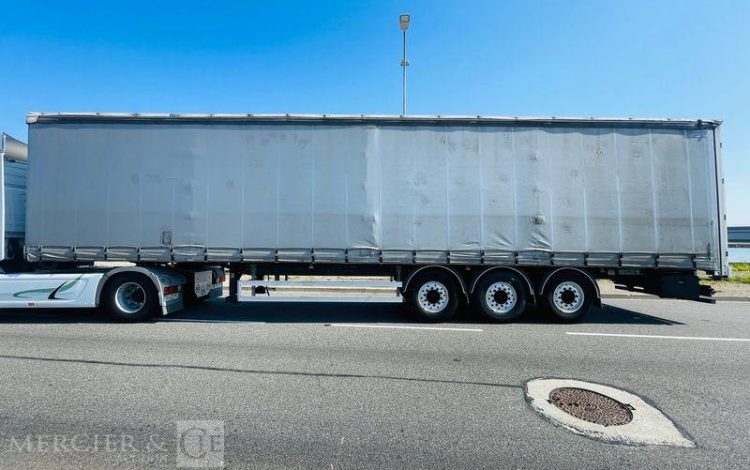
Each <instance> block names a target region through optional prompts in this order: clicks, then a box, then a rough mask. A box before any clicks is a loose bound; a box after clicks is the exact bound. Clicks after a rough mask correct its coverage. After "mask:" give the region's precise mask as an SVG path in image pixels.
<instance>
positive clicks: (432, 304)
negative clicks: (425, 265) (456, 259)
mask: <svg viewBox="0 0 750 470" xmlns="http://www.w3.org/2000/svg"><path fill="white" fill-rule="evenodd" d="M459 295H461V293H460V289H459V287H458V284H457V283H456V280H455V279H454V278H453V276H452V275H451V274H449V273H447V272H439V271H431V272H426V273H423V274H418V275H417V277H415V278H414V279H412V281H411V282H410V283H409V290H408V292H407V293H406V296H407V301H408V302H409V305H410V306H411V311H412V314H414V316H416V317H417V319H419V320H421V321H430V322H438V321H444V320H447V319H449V318H450V317H452V316H453V315H454V314H455V313H456V309H458V304H459Z"/></svg>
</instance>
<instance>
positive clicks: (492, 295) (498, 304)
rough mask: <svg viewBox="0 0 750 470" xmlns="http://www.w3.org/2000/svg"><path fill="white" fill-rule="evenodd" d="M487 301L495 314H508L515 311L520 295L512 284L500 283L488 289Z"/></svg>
mask: <svg viewBox="0 0 750 470" xmlns="http://www.w3.org/2000/svg"><path fill="white" fill-rule="evenodd" d="M485 301H486V302H487V306H488V307H489V308H490V310H492V311H493V312H494V313H498V314H503V313H508V312H510V311H511V310H513V308H514V307H515V306H516V304H517V303H518V294H517V293H516V289H515V287H513V285H512V284H511V283H509V282H505V281H499V282H495V283H493V284H491V285H490V287H488V288H487V294H486V295H485Z"/></svg>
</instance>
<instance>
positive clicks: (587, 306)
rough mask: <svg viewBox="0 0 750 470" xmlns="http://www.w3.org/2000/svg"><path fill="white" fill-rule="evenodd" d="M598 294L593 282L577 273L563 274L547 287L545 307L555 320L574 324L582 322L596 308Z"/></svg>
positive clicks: (555, 277)
mask: <svg viewBox="0 0 750 470" xmlns="http://www.w3.org/2000/svg"><path fill="white" fill-rule="evenodd" d="M595 295H596V293H595V292H594V288H593V287H592V286H591V280H590V279H589V278H587V277H586V276H585V275H583V274H580V273H577V272H562V273H560V274H558V275H555V276H553V277H552V278H551V279H550V280H549V281H548V282H547V285H546V286H545V293H544V306H545V309H546V310H547V312H549V313H550V314H551V315H552V316H553V317H554V318H555V319H557V320H560V321H563V322H566V323H574V322H578V321H581V320H582V319H583V318H584V317H585V316H586V315H588V313H589V312H590V311H591V308H592V307H593V306H594V297H595Z"/></svg>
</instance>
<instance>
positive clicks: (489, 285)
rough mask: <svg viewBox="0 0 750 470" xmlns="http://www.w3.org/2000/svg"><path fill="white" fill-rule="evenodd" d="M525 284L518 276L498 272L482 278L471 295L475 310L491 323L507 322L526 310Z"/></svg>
mask: <svg viewBox="0 0 750 470" xmlns="http://www.w3.org/2000/svg"><path fill="white" fill-rule="evenodd" d="M527 295H528V292H527V289H526V282H525V281H524V280H523V279H521V278H520V277H519V276H518V275H515V274H513V273H510V272H505V271H498V272H491V273H487V274H486V275H484V276H482V278H481V279H480V280H479V283H478V284H477V286H476V288H475V289H474V292H473V293H472V299H471V303H472V306H473V307H474V309H475V310H477V311H478V312H479V313H480V314H482V316H484V317H485V318H487V319H488V320H490V321H493V322H508V321H512V320H515V319H516V318H518V317H520V316H521V314H522V313H523V311H524V310H525V309H526V297H527Z"/></svg>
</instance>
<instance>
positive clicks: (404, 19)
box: [398, 13, 411, 115]
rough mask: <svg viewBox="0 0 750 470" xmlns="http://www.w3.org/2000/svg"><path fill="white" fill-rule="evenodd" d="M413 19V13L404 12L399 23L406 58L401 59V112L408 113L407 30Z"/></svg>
mask: <svg viewBox="0 0 750 470" xmlns="http://www.w3.org/2000/svg"><path fill="white" fill-rule="evenodd" d="M410 21H411V15H410V14H408V13H404V14H403V15H400V16H399V17H398V23H399V26H400V27H401V31H402V32H403V33H404V58H403V59H401V69H402V70H403V73H402V97H403V98H402V101H401V114H402V115H406V67H408V66H409V61H408V60H406V30H407V29H409V22H410Z"/></svg>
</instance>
